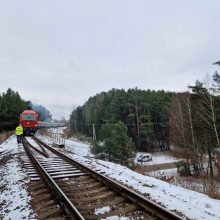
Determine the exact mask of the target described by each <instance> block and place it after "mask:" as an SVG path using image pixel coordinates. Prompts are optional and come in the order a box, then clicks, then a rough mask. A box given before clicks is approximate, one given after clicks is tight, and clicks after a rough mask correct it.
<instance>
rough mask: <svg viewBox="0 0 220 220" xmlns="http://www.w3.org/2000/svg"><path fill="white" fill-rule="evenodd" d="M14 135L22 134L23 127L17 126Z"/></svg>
mask: <svg viewBox="0 0 220 220" xmlns="http://www.w3.org/2000/svg"><path fill="white" fill-rule="evenodd" d="M15 134H16V135H22V134H23V127H22V126H20V125H19V126H17V127H16V130H15Z"/></svg>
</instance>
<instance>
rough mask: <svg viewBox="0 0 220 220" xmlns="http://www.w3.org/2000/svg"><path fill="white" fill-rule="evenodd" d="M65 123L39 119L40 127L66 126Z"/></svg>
mask: <svg viewBox="0 0 220 220" xmlns="http://www.w3.org/2000/svg"><path fill="white" fill-rule="evenodd" d="M64 126H65V123H61V122H46V121H38V128H57V127H64Z"/></svg>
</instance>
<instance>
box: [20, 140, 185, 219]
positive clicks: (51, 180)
mask: <svg viewBox="0 0 220 220" xmlns="http://www.w3.org/2000/svg"><path fill="white" fill-rule="evenodd" d="M33 139H34V141H36V143H37V144H36V145H37V147H35V146H32V145H31V144H30V143H29V142H28V141H27V140H26V139H24V141H23V145H24V148H25V150H26V152H27V154H28V157H29V160H30V161H31V164H33V166H34V167H35V169H36V171H37V173H38V174H33V173H32V175H30V177H31V178H32V180H33V181H36V182H37V181H42V182H43V183H44V186H45V188H47V189H44V188H43V189H42V188H41V189H40V192H42V191H43V192H44V191H46V192H47V193H48V191H49V192H50V193H51V195H52V197H53V198H54V201H55V203H57V204H59V207H60V210H59V213H66V214H63V216H65V218H66V217H67V216H69V218H71V219H106V218H108V217H111V216H124V217H127V219H149V220H153V219H163V220H172V219H174V220H176V219H178V220H180V219H183V218H181V217H180V216H178V215H177V214H175V213H172V212H170V211H169V210H167V209H165V208H163V207H161V206H159V205H157V204H156V203H154V202H152V201H150V200H149V199H147V198H145V197H144V196H141V195H139V194H137V193H136V192H134V191H133V190H131V189H129V188H127V187H125V186H124V185H121V184H119V183H117V182H115V181H113V180H112V179H110V178H108V177H106V176H104V175H103V174H101V173H100V172H99V171H97V170H92V169H90V168H88V167H86V166H84V165H83V164H80V163H79V162H77V161H75V160H73V159H72V158H70V157H69V156H67V155H65V154H64V153H61V152H59V151H57V150H56V149H54V148H53V147H50V146H49V145H47V144H45V143H44V142H42V141H41V140H39V139H37V138H35V137H34V138H33ZM28 164H29V163H26V165H27V166H26V167H27V168H28V167H29V168H31V169H32V167H31V166H32V165H28ZM55 207H56V208H57V207H58V205H57V206H55ZM46 216H47V215H46ZM45 218H46V217H45Z"/></svg>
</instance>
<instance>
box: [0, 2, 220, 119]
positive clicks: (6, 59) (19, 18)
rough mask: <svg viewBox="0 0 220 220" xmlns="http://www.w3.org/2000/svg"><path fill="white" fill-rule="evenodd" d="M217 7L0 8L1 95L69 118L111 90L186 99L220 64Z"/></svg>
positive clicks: (158, 4) (25, 4)
mask: <svg viewBox="0 0 220 220" xmlns="http://www.w3.org/2000/svg"><path fill="white" fill-rule="evenodd" d="M219 6H220V2H219V1H218V0H213V1H209V2H207V1H200V0H195V1H189V0H187V1H182V2H179V1H175V0H168V1H163V0H158V1H146V0H138V1H133V0H117V1H116V0H111V1H103V0H99V1H98V0H93V1H89V0H85V1H72V0H66V1H58V0H48V1H42V0H38V1H27V0H21V1H15V0H8V1H1V3H0V92H3V91H5V90H6V89H7V88H8V87H11V88H12V89H14V90H17V91H18V92H19V93H20V94H21V95H22V97H23V98H25V99H30V100H32V101H36V102H38V104H42V105H44V106H45V107H47V108H48V109H49V110H50V111H51V112H52V114H53V115H54V117H57V118H60V117H61V116H62V115H64V116H66V117H68V115H69V114H70V112H71V110H72V109H73V106H76V105H81V104H83V102H85V101H86V100H87V99H88V98H89V96H92V95H94V94H96V93H98V92H101V91H103V90H104V91H107V90H109V89H111V88H112V87H114V88H125V89H127V88H129V87H136V86H137V87H139V88H142V89H148V88H150V89H166V90H175V91H178V90H180V91H182V90H184V89H185V88H186V86H187V85H188V84H193V83H194V81H195V80H196V79H198V78H202V77H203V76H204V75H205V74H206V73H210V74H211V73H213V72H214V70H215V68H216V66H214V67H213V66H212V65H211V64H212V62H214V61H216V60H218V59H219V48H220V42H219V39H218V38H219V36H220V22H219Z"/></svg>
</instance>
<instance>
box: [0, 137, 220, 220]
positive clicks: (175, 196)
mask: <svg viewBox="0 0 220 220" xmlns="http://www.w3.org/2000/svg"><path fill="white" fill-rule="evenodd" d="M41 138H42V139H44V140H46V138H45V137H42V136H41ZM47 142H50V139H47ZM66 144H67V145H68V146H67V150H68V151H71V152H72V154H70V156H71V157H72V158H74V159H76V160H78V161H80V162H82V163H84V164H85V165H87V166H88V167H90V168H93V169H99V170H100V171H101V172H104V175H107V176H108V177H110V178H112V179H114V180H117V181H119V182H121V183H122V184H124V185H127V186H128V187H131V188H133V189H134V190H135V191H138V192H140V193H141V194H143V195H144V196H146V197H148V198H150V199H152V200H153V201H155V202H157V203H159V204H161V205H162V206H164V207H166V208H168V209H169V210H172V211H176V212H178V213H182V214H183V216H186V217H187V218H189V219H198V220H200V219H204V220H206V219H207V220H212V219H213V220H220V201H219V200H214V199H211V198H209V197H208V196H206V195H203V194H200V193H197V192H194V191H190V190H187V189H184V188H181V187H178V186H174V185H171V184H169V183H166V182H163V181H160V180H158V179H155V178H153V177H149V176H144V175H141V174H138V173H136V172H134V171H132V170H130V169H128V168H126V167H124V166H121V165H118V164H114V163H111V162H106V161H102V160H97V159H94V158H89V156H90V155H91V154H90V146H89V145H88V144H83V143H81V142H78V141H75V140H67V142H66ZM2 145H3V148H4V150H6V149H9V150H12V149H13V152H18V149H17V144H16V143H15V137H14V136H13V137H11V138H10V140H9V141H7V143H3V144H2ZM1 147H2V146H1V145H0V151H1ZM1 157H2V156H1V154H0V158H1ZM161 160H162V161H167V159H166V158H164V159H161ZM15 161H16V160H15ZM157 161H158V160H157ZM15 166H16V167H17V169H16V170H14V169H15ZM1 170H5V168H4V167H1ZM5 172H6V171H5ZM13 172H16V173H17V174H16V175H15V174H14V173H13ZM170 172H172V171H170ZM7 173H8V176H7V177H5V178H8V179H10V181H11V182H12V183H13V182H14V185H16V188H11V189H9V190H8V191H7V192H4V193H3V195H1V196H0V199H1V200H6V204H5V205H4V210H5V207H6V206H8V207H11V208H10V212H13V213H14V214H15V211H16V209H15V208H12V207H16V206H15V204H16V202H15V200H14V199H11V198H10V199H8V198H7V197H8V193H9V194H10V193H12V194H13V193H14V196H17V193H16V191H17V192H19V193H18V194H20V193H22V196H23V197H24V202H25V204H24V205H23V206H24V207H28V200H29V197H28V194H27V192H26V188H25V186H23V185H22V184H20V183H19V181H18V182H17V181H14V180H13V178H14V177H15V176H19V178H20V177H22V178H24V176H22V175H24V174H22V173H23V171H22V170H21V168H19V164H18V163H16V162H14V165H10V166H9V165H8V170H7ZM18 173H21V174H18ZM19 184H20V185H19ZM1 200H0V201H1ZM9 200H12V204H14V205H13V206H12V205H11V204H10V201H9ZM19 201H20V200H19ZM14 209H15V210H14ZM28 210H29V207H28V208H26V209H25V210H24V211H22V209H19V212H20V214H19V215H22V216H24V215H26V216H28V215H30V213H31V212H30V210H29V211H28ZM107 211H108V207H103V208H102V209H98V210H96V212H97V213H100V212H107ZM13 213H11V214H10V217H11V219H18V218H14V217H13V216H14V214H13ZM1 215H2V216H4V217H5V216H9V213H6V212H5V211H2V209H1V211H0V216H1ZM10 217H6V218H5V219H10ZM27 219H30V218H29V217H27ZM108 219H119V218H118V217H117V216H115V217H111V218H108ZM121 219H122V218H121ZM124 219H125V218H124Z"/></svg>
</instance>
